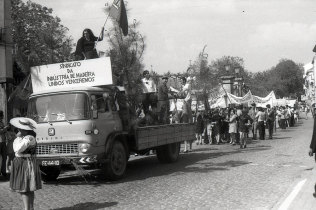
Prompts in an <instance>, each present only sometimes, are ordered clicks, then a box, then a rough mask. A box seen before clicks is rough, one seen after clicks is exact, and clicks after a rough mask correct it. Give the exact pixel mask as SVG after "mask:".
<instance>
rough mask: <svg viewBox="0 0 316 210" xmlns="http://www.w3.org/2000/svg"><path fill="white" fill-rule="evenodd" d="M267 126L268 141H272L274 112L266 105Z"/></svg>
mask: <svg viewBox="0 0 316 210" xmlns="http://www.w3.org/2000/svg"><path fill="white" fill-rule="evenodd" d="M266 107H267V126H268V130H269V139H272V134H273V127H274V120H275V112H274V109H271V105H270V104H267V106H266Z"/></svg>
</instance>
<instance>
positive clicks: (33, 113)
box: [28, 93, 89, 123]
mask: <svg viewBox="0 0 316 210" xmlns="http://www.w3.org/2000/svg"><path fill="white" fill-rule="evenodd" d="M88 107H89V105H88V97H87V95H86V94H84V93H71V94H61V95H49V96H41V97H37V98H32V99H31V100H30V103H29V105H28V117H30V118H32V119H34V120H35V121H36V122H37V123H41V122H58V121H70V120H83V119H88V117H89V108H88Z"/></svg>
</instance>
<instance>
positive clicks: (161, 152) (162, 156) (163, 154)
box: [156, 143, 180, 163]
mask: <svg viewBox="0 0 316 210" xmlns="http://www.w3.org/2000/svg"><path fill="white" fill-rule="evenodd" d="M156 152H157V158H158V160H159V161H160V162H161V163H172V162H175V161H177V160H178V157H179V153H180V143H173V144H167V145H163V146H161V147H159V148H157V150H156Z"/></svg>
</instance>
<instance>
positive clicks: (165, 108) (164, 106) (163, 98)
mask: <svg viewBox="0 0 316 210" xmlns="http://www.w3.org/2000/svg"><path fill="white" fill-rule="evenodd" d="M161 79H162V83H161V84H160V85H159V86H158V109H159V122H160V123H162V124H169V122H168V119H169V110H170V104H169V96H168V93H169V88H168V87H167V82H168V77H167V76H163V77H162V78H161Z"/></svg>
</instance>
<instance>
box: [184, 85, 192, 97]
mask: <svg viewBox="0 0 316 210" xmlns="http://www.w3.org/2000/svg"><path fill="white" fill-rule="evenodd" d="M182 91H183V92H184V93H185V94H186V96H185V98H184V101H189V100H190V99H191V98H192V96H191V85H190V83H186V84H185V85H184V86H182Z"/></svg>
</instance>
